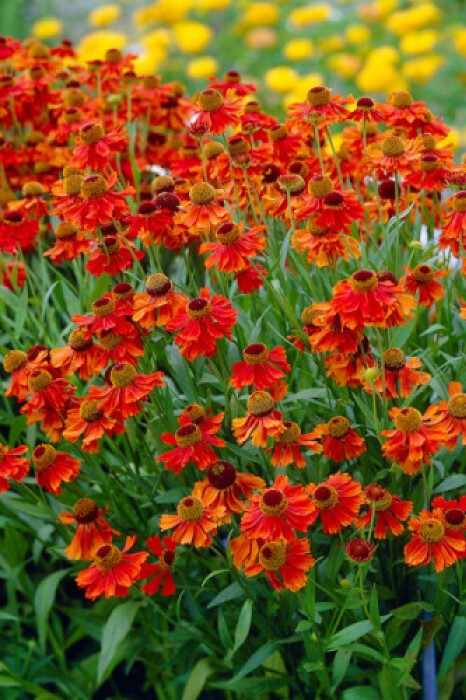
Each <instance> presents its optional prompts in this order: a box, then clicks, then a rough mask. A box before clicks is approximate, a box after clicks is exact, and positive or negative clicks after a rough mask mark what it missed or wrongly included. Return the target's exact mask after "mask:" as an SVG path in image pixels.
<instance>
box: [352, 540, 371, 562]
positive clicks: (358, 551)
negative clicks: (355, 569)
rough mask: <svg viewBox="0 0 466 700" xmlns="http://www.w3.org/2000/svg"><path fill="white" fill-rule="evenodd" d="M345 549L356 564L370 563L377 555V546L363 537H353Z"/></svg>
mask: <svg viewBox="0 0 466 700" xmlns="http://www.w3.org/2000/svg"><path fill="white" fill-rule="evenodd" d="M345 549H346V554H347V555H348V557H349V558H350V559H351V560H352V561H354V562H355V563H356V564H362V563H364V562H366V561H370V560H371V559H372V557H373V556H374V554H375V544H374V543H373V542H368V541H367V540H364V539H362V537H353V538H352V539H351V540H350V541H349V542H347V543H346V545H345Z"/></svg>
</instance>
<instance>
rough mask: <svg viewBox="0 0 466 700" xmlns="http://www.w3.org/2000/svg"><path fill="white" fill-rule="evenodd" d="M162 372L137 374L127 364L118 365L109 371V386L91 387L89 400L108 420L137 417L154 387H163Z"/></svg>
mask: <svg viewBox="0 0 466 700" xmlns="http://www.w3.org/2000/svg"><path fill="white" fill-rule="evenodd" d="M163 376H164V375H163V372H153V373H152V374H138V372H137V370H136V369H135V368H134V367H133V365H130V364H128V363H124V362H122V363H119V364H117V365H114V366H113V367H112V369H111V370H110V375H109V380H110V386H106V387H91V388H90V390H89V398H90V399H95V400H96V401H97V402H98V408H99V411H103V412H104V413H106V415H107V416H109V417H110V418H117V419H123V420H124V419H126V418H129V417H131V416H137V415H138V414H139V413H140V412H141V410H142V402H143V401H146V399H147V397H148V395H149V394H150V392H151V391H153V389H154V387H156V386H165V382H164V381H162V377H163Z"/></svg>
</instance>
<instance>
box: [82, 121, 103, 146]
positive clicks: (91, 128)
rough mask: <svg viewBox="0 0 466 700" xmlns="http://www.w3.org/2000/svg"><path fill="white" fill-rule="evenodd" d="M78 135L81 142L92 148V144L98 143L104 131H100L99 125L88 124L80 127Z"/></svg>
mask: <svg viewBox="0 0 466 700" xmlns="http://www.w3.org/2000/svg"><path fill="white" fill-rule="evenodd" d="M79 135H80V136H81V141H82V142H83V143H84V144H85V145H86V146H92V145H93V144H95V143H97V142H98V141H100V139H101V138H102V137H103V135H104V130H103V129H102V127H101V126H100V124H95V123H94V122H90V123H89V124H85V125H84V126H83V127H82V129H81V131H80V134H79Z"/></svg>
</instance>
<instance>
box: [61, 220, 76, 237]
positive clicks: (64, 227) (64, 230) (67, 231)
mask: <svg viewBox="0 0 466 700" xmlns="http://www.w3.org/2000/svg"><path fill="white" fill-rule="evenodd" d="M77 233H78V229H77V228H76V226H75V225H74V224H69V223H67V222H66V221H62V222H61V223H59V224H58V226H57V228H56V229H55V238H56V239H57V240H59V241H61V240H66V239H69V238H74V237H75V236H76V234H77Z"/></svg>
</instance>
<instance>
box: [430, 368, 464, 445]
mask: <svg viewBox="0 0 466 700" xmlns="http://www.w3.org/2000/svg"><path fill="white" fill-rule="evenodd" d="M448 393H449V395H450V398H449V400H448V401H440V403H438V404H435V405H433V406H429V408H428V409H427V411H426V418H427V420H428V424H429V425H431V426H433V427H434V428H435V429H436V430H437V431H439V432H440V433H441V437H440V443H441V444H442V445H443V446H444V447H446V448H447V450H450V451H451V450H454V449H455V447H456V445H457V443H458V438H459V437H460V436H461V444H462V445H463V446H464V445H466V394H464V393H463V388H462V386H461V384H460V383H459V382H450V384H449V386H448Z"/></svg>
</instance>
